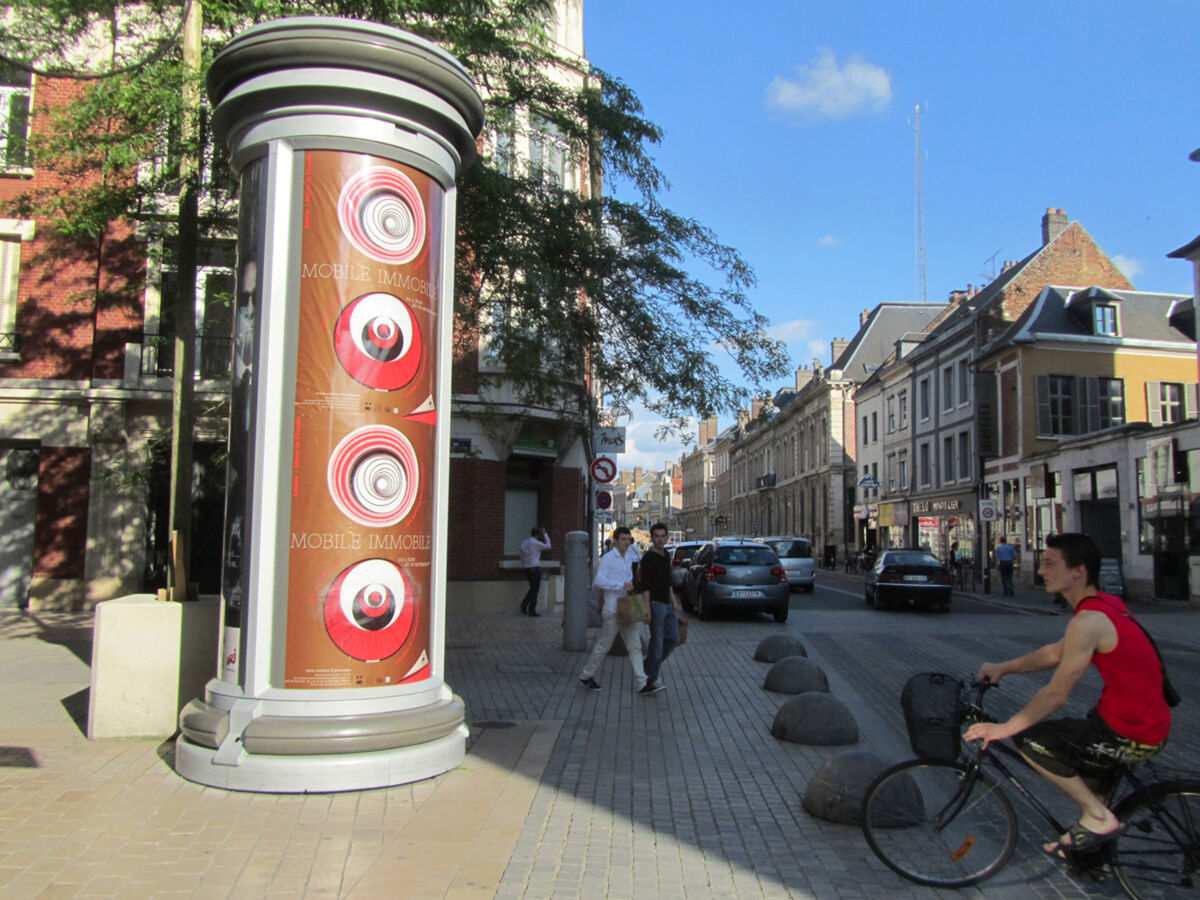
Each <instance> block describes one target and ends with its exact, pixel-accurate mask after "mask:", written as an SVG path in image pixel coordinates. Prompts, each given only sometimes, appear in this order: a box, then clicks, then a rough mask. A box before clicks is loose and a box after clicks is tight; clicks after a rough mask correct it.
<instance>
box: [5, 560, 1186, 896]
mask: <svg viewBox="0 0 1200 900" xmlns="http://www.w3.org/2000/svg"><path fill="white" fill-rule="evenodd" d="M861 591H862V589H861V580H858V579H855V578H853V577H852V576H843V575H841V574H837V575H834V574H832V573H829V574H825V573H823V575H822V577H821V582H820V587H819V588H818V590H817V593H815V594H813V595H796V596H795V597H794V599H793V610H792V615H791V619H790V621H789V622H788V623H787V625H785V626H780V625H776V624H774V623H773V622H771V621H769V619H767V618H766V617H755V618H750V619H744V618H734V617H729V618H722V619H719V620H716V621H712V622H699V621H694V622H693V623H692V625H691V629H690V634H689V641H688V643H687V644H686V645H685V646H684V647H682V648H680V649H679V651H678V652H677V653H676V655H674V656H672V657H671V658H670V659H669V660H668V661H667V663H666V664H665V666H664V670H663V674H664V678H665V679H666V680H667V683H668V689H667V690H666V691H665V692H663V693H661V694H658V695H656V696H652V697H640V696H636V695H635V694H634V693H633V688H632V683H631V676H630V672H629V667H628V664H627V662H626V660H625V659H623V658H619V657H613V658H610V659H609V660H608V661H607V662H606V663H605V664H604V666H603V667H602V669H601V671H600V673H599V678H600V680H601V681H602V682H603V683H604V685H605V688H606V690H605V691H603V692H600V693H593V692H590V691H587V690H585V689H584V688H582V687H581V686H580V685H579V684H578V683H577V680H576V679H577V675H578V670H579V668H580V667H581V666H582V664H583V660H584V658H585V654H584V653H583V652H566V651H563V650H562V649H561V644H562V640H561V628H560V618H559V617H558V616H552V615H547V616H543V617H542V618H540V619H528V618H525V617H522V616H518V615H492V616H476V617H451V618H450V621H449V622H448V623H447V674H446V679H447V682H448V683H449V684H450V685H451V686H452V687H453V688H454V689H455V690H456V691H457V692H458V693H460V694H461V695H462V696H463V698H464V699H465V700H466V702H467V709H468V720H469V722H470V724H471V732H472V737H471V743H470V746H469V752H468V755H467V758H466V760H465V761H464V764H463V766H461V767H460V768H459V769H458V770H455V771H453V772H449V773H446V774H445V775H443V776H440V777H439V778H435V779H430V780H428V781H426V782H421V783H419V784H416V785H408V786H402V787H397V788H390V789H387V790H377V791H363V792H350V793H345V794H335V795H310V796H287V795H284V796H272V795H254V794H239V793H234V792H225V791H219V790H214V789H211V788H203V787H200V786H198V785H194V784H190V783H188V782H186V781H183V780H181V779H179V778H178V777H177V776H176V775H175V774H174V773H173V772H172V770H171V768H170V760H171V744H170V742H167V741H112V742H89V741H87V740H86V739H85V738H84V737H83V735H82V730H81V729H82V723H83V716H84V715H86V706H87V703H86V697H87V694H86V691H87V683H88V668H87V662H88V657H89V653H90V617H88V616H85V615H82V614H57V615H41V614H35V615H27V614H22V613H0V763H3V765H0V892H3V894H4V895H5V896H11V897H20V898H24V897H38V896H46V897H72V896H80V897H83V896H120V897H122V898H124V897H136V896H146V897H158V896H181V897H182V896H196V897H238V898H241V897H266V896H270V897H287V896H295V897H360V896H361V897H376V896H398V897H488V896H497V897H504V898H515V897H531V898H554V897H572V898H573V897H585V898H591V897H613V898H641V897H646V898H670V897H729V898H744V897H755V898H757V897H804V898H809V897H812V898H842V897H865V896H873V897H881V896H884V897H889V898H891V897H935V896H954V897H979V896H982V897H996V898H1010V897H1011V898H1016V897H1021V898H1024V897H1030V896H1036V897H1115V896H1120V890H1119V888H1118V887H1117V886H1116V884H1115V882H1112V881H1111V880H1110V881H1107V882H1103V883H1100V884H1095V883H1091V882H1088V883H1076V882H1075V881H1073V880H1072V879H1071V878H1069V877H1068V876H1067V875H1066V873H1065V872H1064V871H1063V870H1062V869H1060V868H1059V867H1057V866H1056V865H1055V864H1054V863H1053V862H1051V861H1050V860H1048V859H1046V858H1045V857H1043V856H1042V854H1041V853H1040V852H1038V850H1037V843H1038V842H1039V841H1040V840H1041V839H1042V838H1043V837H1044V835H1043V832H1044V830H1045V826H1044V824H1043V823H1041V822H1040V821H1023V823H1022V837H1021V844H1020V846H1019V847H1018V850H1017V853H1016V855H1015V856H1014V859H1013V862H1012V863H1010V865H1009V866H1008V867H1007V868H1006V869H1005V870H1004V871H1002V872H1001V873H1000V874H999V875H997V876H995V877H994V878H992V879H990V880H989V881H987V882H985V883H984V884H983V885H982V886H981V887H980V888H978V889H969V890H963V891H943V892H939V891H934V890H931V889H926V888H921V887H919V886H916V885H913V884H910V883H908V882H906V881H904V880H903V879H901V878H900V877H899V876H896V875H894V874H893V873H891V872H890V871H889V870H888V869H886V868H885V867H884V866H883V865H882V864H881V863H879V862H878V861H877V860H876V859H875V858H874V856H873V855H872V854H871V853H870V851H869V849H868V848H867V847H866V844H865V842H864V841H863V839H862V836H861V833H860V831H859V830H858V829H857V828H856V827H852V826H846V825H837V824H833V823H830V822H826V821H824V820H821V819H816V818H814V817H812V816H810V815H809V814H808V813H807V812H805V810H804V808H803V803H802V801H803V794H804V790H805V786H806V785H807V783H808V780H809V779H810V777H811V776H812V774H813V773H814V772H815V771H816V770H817V769H818V768H819V767H820V766H821V765H822V764H823V763H825V762H826V761H827V760H829V759H832V758H834V757H836V756H838V755H840V754H841V753H843V752H845V751H846V750H848V749H858V750H863V749H866V750H872V751H874V752H876V753H879V754H880V755H882V756H884V757H886V758H888V759H893V760H899V759H904V758H907V757H909V756H910V755H911V754H910V752H909V750H908V747H907V740H906V738H905V732H904V727H903V722H902V719H901V716H900V710H899V706H898V702H897V696H898V691H899V687H900V685H902V684H903V682H904V680H905V678H907V676H908V675H909V674H911V673H913V672H917V671H930V670H941V671H949V672H953V673H958V674H967V673H969V672H970V671H973V670H974V668H975V667H976V666H977V664H978V662H979V661H980V659H982V658H991V659H996V658H1003V657H1006V656H1011V655H1014V654H1016V653H1018V652H1023V650H1024V649H1025V648H1028V647H1029V646H1032V645H1034V644H1035V643H1037V642H1044V641H1046V640H1050V639H1053V637H1055V636H1056V635H1057V634H1059V633H1061V630H1062V628H1063V626H1064V624H1065V619H1064V618H1063V617H1061V616H1057V615H1052V614H1047V613H1053V612H1054V610H1053V609H1052V608H1051V607H1052V605H1051V604H1049V603H1048V602H1047V601H1046V600H1045V599H1044V598H1042V597H1039V596H1037V595H1033V594H1031V595H1029V596H1023V597H1018V598H1012V599H1011V600H1005V601H997V600H988V599H987V598H981V599H982V600H986V601H987V602H980V601H977V600H972V599H968V598H966V597H962V596H960V597H959V598H958V599H957V600H956V604H955V606H956V609H955V610H954V611H953V612H952V613H951V614H950V615H948V616H942V615H936V614H924V613H888V612H881V611H876V610H872V609H870V608H868V607H866V606H865V605H864V604H863V603H862V593H861ZM1140 612H1142V615H1143V621H1144V622H1145V623H1146V624H1147V626H1148V627H1149V628H1150V629H1151V630H1152V631H1154V632H1155V634H1156V635H1158V636H1160V646H1162V648H1163V651H1164V653H1165V654H1166V658H1167V662H1168V665H1169V666H1170V667H1171V670H1172V677H1173V679H1174V680H1175V681H1176V682H1177V684H1178V686H1179V687H1180V689H1181V690H1182V692H1183V694H1184V695H1185V697H1187V698H1188V699H1185V701H1184V703H1183V705H1181V706H1180V707H1179V708H1178V709H1177V710H1176V714H1177V724H1176V728H1175V732H1174V734H1173V738H1172V744H1171V746H1170V747H1169V749H1168V753H1169V754H1171V755H1172V756H1174V757H1176V759H1178V757H1180V756H1182V755H1183V754H1182V751H1180V750H1178V749H1177V748H1183V747H1192V746H1195V743H1194V739H1195V738H1197V737H1200V735H1198V734H1197V733H1196V732H1197V731H1198V730H1200V716H1197V715H1196V712H1195V705H1196V704H1195V700H1194V699H1192V698H1195V697H1197V696H1200V693H1198V691H1200V677H1198V676H1197V667H1196V666H1195V661H1196V658H1197V654H1198V653H1200V613H1198V611H1196V610H1192V609H1190V608H1181V607H1178V606H1166V605H1154V606H1148V607H1147V608H1146V609H1145V610H1141V611H1140ZM781 632H786V633H788V634H791V635H793V636H796V637H798V638H799V639H800V640H801V641H802V642H803V643H804V644H805V646H806V647H807V649H808V652H809V655H810V657H811V658H812V659H813V660H814V661H816V662H817V663H819V664H820V665H821V666H822V667H823V669H824V670H825V672H826V674H827V676H828V678H829V682H830V689H831V691H832V692H833V694H834V695H835V696H836V697H838V698H839V699H840V700H842V701H843V702H844V703H845V704H846V705H847V706H848V707H849V708H850V709H851V710H852V712H853V714H854V716H855V719H856V721H857V723H858V726H859V730H860V740H859V742H858V744H856V745H853V746H852V747H808V746H800V745H796V744H790V743H786V742H783V741H779V740H776V739H775V738H773V737H772V736H771V735H770V726H771V723H772V721H773V719H774V716H775V713H776V711H777V710H778V708H779V706H780V705H781V704H782V703H783V702H784V700H786V699H787V698H786V697H783V696H781V695H776V694H773V693H769V692H767V691H764V690H763V689H762V681H763V677H764V675H765V673H766V671H767V668H768V666H767V665H765V664H763V663H757V662H754V661H753V652H754V649H755V647H756V646H757V645H758V643H759V641H761V640H762V639H763V638H764V637H766V636H768V635H771V634H777V633H781ZM1089 677H1090V676H1089ZM1024 681H1025V682H1027V683H1019V682H1018V680H1017V679H1010V680H1009V682H1006V685H1005V687H1004V688H1002V689H1001V690H1000V691H998V692H995V693H996V694H997V695H999V696H997V697H996V700H997V703H996V704H995V712H997V713H998V714H1003V713H1005V712H1006V711H1007V709H1008V708H1011V707H1015V706H1016V705H1018V704H1019V703H1021V702H1023V700H1024V699H1025V698H1026V697H1027V696H1028V694H1030V693H1032V691H1033V690H1034V689H1036V686H1037V684H1038V682H1037V680H1036V678H1034V677H1030V678H1028V679H1024ZM1010 684H1011V687H1010V686H1009V685H1010ZM1086 686H1088V684H1087V683H1085V687H1086ZM1092 686H1093V687H1094V685H1092ZM1014 802H1015V805H1017V807H1018V812H1023V810H1021V809H1020V807H1021V804H1020V802H1019V801H1014Z"/></svg>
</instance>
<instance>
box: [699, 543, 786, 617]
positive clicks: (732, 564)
mask: <svg viewBox="0 0 1200 900" xmlns="http://www.w3.org/2000/svg"><path fill="white" fill-rule="evenodd" d="M682 593H683V603H684V605H685V606H688V607H689V608H691V609H694V610H695V611H696V615H697V616H699V617H700V618H701V619H707V618H709V617H710V616H711V615H712V613H713V612H714V611H715V610H717V609H719V608H721V607H723V606H737V607H740V608H742V609H758V610H762V611H764V612H769V613H771V614H772V615H773V616H775V621H776V622H786V621H787V617H788V596H789V594H790V593H791V591H790V589H789V588H788V582H787V573H786V572H784V569H783V566H782V565H780V563H779V557H778V556H776V555H775V551H774V550H772V549H771V548H770V547H768V546H766V545H765V544H762V543H759V542H758V541H744V540H730V541H709V542H708V543H707V544H705V545H704V546H702V547H701V548H700V549H699V550H697V551H696V554H695V555H694V556H693V557H692V564H691V566H689V567H688V576H687V580H686V581H684V588H683V592H682Z"/></svg>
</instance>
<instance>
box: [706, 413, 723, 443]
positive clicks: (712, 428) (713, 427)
mask: <svg viewBox="0 0 1200 900" xmlns="http://www.w3.org/2000/svg"><path fill="white" fill-rule="evenodd" d="M707 421H708V439H709V440H710V441H715V440H716V439H717V435H718V434H720V433H721V426H720V425H718V424H717V417H716V416H709V417H708V420H707Z"/></svg>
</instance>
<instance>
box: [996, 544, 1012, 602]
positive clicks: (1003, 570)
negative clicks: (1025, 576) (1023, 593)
mask: <svg viewBox="0 0 1200 900" xmlns="http://www.w3.org/2000/svg"><path fill="white" fill-rule="evenodd" d="M992 556H993V558H994V559H995V560H996V568H998V569H999V570H1000V584H1001V585H1002V586H1003V588H1004V596H1005V597H1011V596H1013V594H1014V591H1013V561H1014V560H1016V558H1017V548H1016V547H1014V546H1013V545H1012V544H1010V543H1009V542H1008V538H1006V537H1005V536H1004V535H1000V543H999V544H997V545H996V549H995V550H993V551H992Z"/></svg>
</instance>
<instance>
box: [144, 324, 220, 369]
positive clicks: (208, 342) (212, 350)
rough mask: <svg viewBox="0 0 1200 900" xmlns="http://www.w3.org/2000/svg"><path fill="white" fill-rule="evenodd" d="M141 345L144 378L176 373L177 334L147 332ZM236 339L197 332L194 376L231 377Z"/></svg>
mask: <svg viewBox="0 0 1200 900" xmlns="http://www.w3.org/2000/svg"><path fill="white" fill-rule="evenodd" d="M131 346H133V347H137V348H139V353H140V364H139V367H138V374H139V376H140V377H141V378H143V379H146V378H170V377H171V376H172V375H173V374H174V372H175V336H174V335H173V334H155V333H152V332H145V333H144V334H143V335H142V343H141V344H133V345H131ZM232 355H233V338H232V337H228V336H224V335H222V336H219V337H218V336H213V335H205V334H197V335H196V358H195V372H194V374H195V377H197V378H200V379H214V378H228V377H229V373H230V368H231V366H232Z"/></svg>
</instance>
